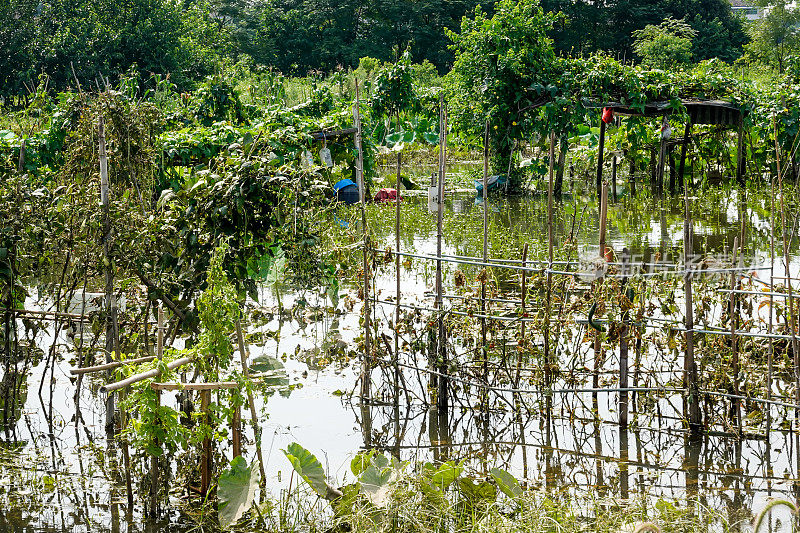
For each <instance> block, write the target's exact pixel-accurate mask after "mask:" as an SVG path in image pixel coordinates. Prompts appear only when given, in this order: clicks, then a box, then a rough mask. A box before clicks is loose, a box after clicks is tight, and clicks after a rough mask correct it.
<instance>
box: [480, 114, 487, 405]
mask: <svg viewBox="0 0 800 533" xmlns="http://www.w3.org/2000/svg"><path fill="white" fill-rule="evenodd" d="M488 260H489V121H488V120H487V121H486V128H485V130H484V135H483V262H484V263H486V262H487V261H488ZM483 268H484V270H485V273H484V275H483V276H481V347H482V349H481V353H482V354H483V381H484V382H485V383H488V381H489V352H488V350H487V349H486V343H487V331H486V279H487V278H488V272H489V271H488V268H487V267H485V266H484V267H483ZM483 393H484V394H485V398H484V400H488V396H489V391H488V390H487V389H484V390H483Z"/></svg>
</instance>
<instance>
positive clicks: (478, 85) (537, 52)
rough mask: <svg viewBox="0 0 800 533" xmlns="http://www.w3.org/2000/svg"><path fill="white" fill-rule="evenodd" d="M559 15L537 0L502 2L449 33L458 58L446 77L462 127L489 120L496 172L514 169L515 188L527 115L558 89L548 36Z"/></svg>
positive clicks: (479, 126)
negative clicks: (515, 161)
mask: <svg viewBox="0 0 800 533" xmlns="http://www.w3.org/2000/svg"><path fill="white" fill-rule="evenodd" d="M555 18H556V17H555V15H553V14H549V13H545V12H544V11H543V10H542V8H541V6H540V5H539V1H538V0H520V1H515V0H500V1H499V2H497V4H496V5H495V13H494V15H493V16H492V17H491V18H489V17H488V16H487V15H486V14H485V13H484V12H483V11H482V10H480V9H476V11H475V16H474V18H472V19H470V18H467V17H464V19H463V20H462V22H461V32H460V33H455V32H448V34H449V36H450V38H451V39H452V40H453V46H452V49H453V50H454V51H455V54H456V60H455V64H454V65H453V70H452V71H451V72H450V73H449V74H448V75H447V83H448V88H449V91H450V95H451V97H450V104H451V107H452V109H453V114H454V115H455V118H456V120H458V121H459V122H460V126H461V128H462V129H463V130H466V131H472V132H473V133H474V134H476V135H480V134H482V133H483V130H484V124H485V121H487V120H488V122H489V145H490V149H491V154H492V170H493V172H495V173H498V174H506V173H509V171H510V174H511V175H510V176H509V178H510V182H511V185H512V187H513V186H519V185H520V181H519V179H520V176H519V173H518V171H517V170H516V169H515V168H514V165H513V164H512V155H513V150H514V144H515V141H516V140H517V139H520V138H524V136H525V134H526V132H527V131H531V128H532V127H533V125H532V121H530V120H529V117H528V115H530V114H531V113H532V110H534V109H535V108H537V107H538V106H539V105H541V104H543V103H545V102H546V101H548V100H549V98H550V97H551V96H552V93H554V92H555V88H554V87H552V85H551V78H552V69H553V67H554V65H555V63H556V57H555V52H554V50H553V41H552V39H550V37H548V36H547V31H548V30H549V29H550V28H551V26H552V24H553V21H554V20H555Z"/></svg>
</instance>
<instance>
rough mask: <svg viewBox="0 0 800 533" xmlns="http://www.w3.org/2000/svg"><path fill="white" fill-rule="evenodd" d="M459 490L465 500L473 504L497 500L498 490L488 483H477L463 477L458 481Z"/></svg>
mask: <svg viewBox="0 0 800 533" xmlns="http://www.w3.org/2000/svg"><path fill="white" fill-rule="evenodd" d="M458 489H459V490H460V491H461V494H463V495H464V497H465V498H467V499H468V500H470V501H472V502H476V501H480V500H487V501H494V500H495V499H497V489H496V488H495V486H494V485H492V484H491V483H489V482H488V481H483V482H481V483H476V482H475V481H473V480H472V479H470V478H466V477H462V478H461V479H459V480H458Z"/></svg>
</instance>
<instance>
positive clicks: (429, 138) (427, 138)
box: [422, 131, 439, 146]
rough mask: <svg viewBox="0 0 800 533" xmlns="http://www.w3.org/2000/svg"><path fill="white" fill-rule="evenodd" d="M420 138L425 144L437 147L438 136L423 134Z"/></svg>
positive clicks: (435, 134)
mask: <svg viewBox="0 0 800 533" xmlns="http://www.w3.org/2000/svg"><path fill="white" fill-rule="evenodd" d="M422 138H423V139H424V140H425V142H426V143H428V144H430V145H434V146H435V145H437V144H439V134H438V133H430V132H427V131H426V132H423V133H422Z"/></svg>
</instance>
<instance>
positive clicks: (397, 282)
mask: <svg viewBox="0 0 800 533" xmlns="http://www.w3.org/2000/svg"><path fill="white" fill-rule="evenodd" d="M397 123H398V124H400V113H399V112H398V115H397ZM401 166H402V154H401V153H400V152H397V198H396V200H395V204H396V205H395V217H394V247H395V250H396V251H397V253H396V254H395V256H394V274H395V295H396V298H395V300H396V302H395V307H394V357H393V359H394V391H395V406H396V407H398V408H399V405H400V393H399V392H398V391H399V390H400V296H401V294H400V201H401V198H400V172H401ZM406 399H408V398H407V397H406ZM398 416H399V414H398ZM398 425H399V424H398ZM398 438H399V437H398Z"/></svg>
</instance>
